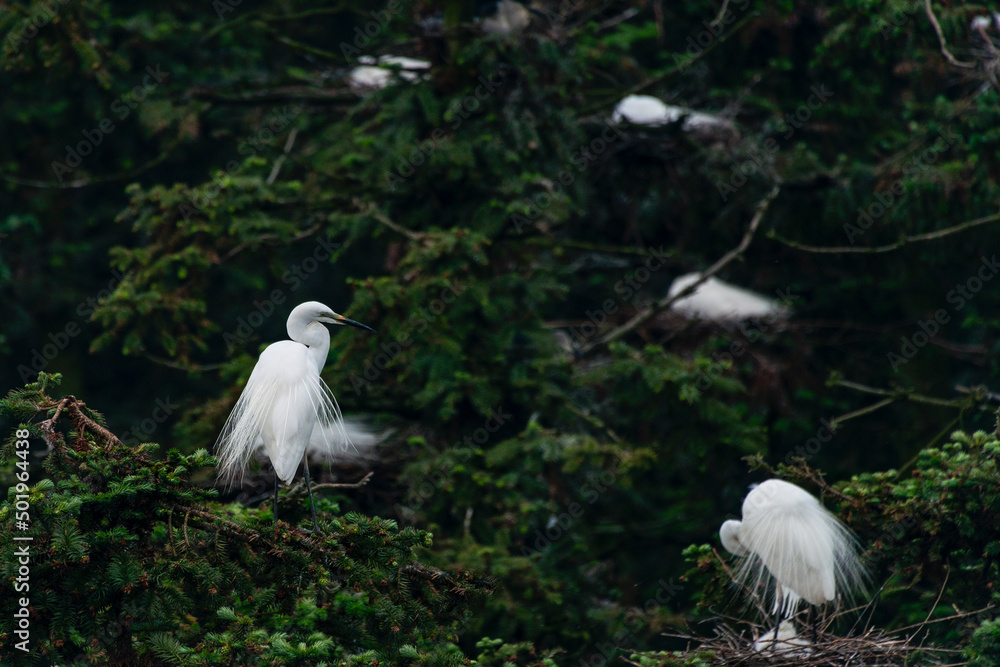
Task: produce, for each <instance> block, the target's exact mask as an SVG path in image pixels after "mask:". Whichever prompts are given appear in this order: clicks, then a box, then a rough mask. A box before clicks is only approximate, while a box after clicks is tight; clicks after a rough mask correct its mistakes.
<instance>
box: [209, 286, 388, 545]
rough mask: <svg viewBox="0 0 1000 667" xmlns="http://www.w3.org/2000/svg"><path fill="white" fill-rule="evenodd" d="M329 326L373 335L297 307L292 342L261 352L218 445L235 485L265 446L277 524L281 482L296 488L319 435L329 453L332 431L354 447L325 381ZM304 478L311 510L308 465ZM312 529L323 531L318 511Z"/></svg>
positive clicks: (319, 308) (317, 308)
mask: <svg viewBox="0 0 1000 667" xmlns="http://www.w3.org/2000/svg"><path fill="white" fill-rule="evenodd" d="M324 322H326V323H330V324H350V325H352V326H357V327H360V328H363V329H368V330H369V331H371V329H370V328H369V327H366V326H365V325H363V324H359V323H357V322H355V321H353V320H349V319H347V318H346V317H344V316H343V315H338V314H337V313H335V312H333V310H331V309H330V308H329V307H327V306H324V305H323V304H321V303H318V302H316V301H309V302H306V303H303V304H300V305H298V306H296V307H295V308H294V309H293V310H292V313H291V315H289V316H288V324H287V329H288V336H289V338H291V340H285V341H280V342H278V343H273V344H271V345H268V346H267V348H266V349H265V350H264V351H263V352H261V354H260V358H259V359H258V360H257V365H256V366H254V369H253V372H252V373H251V374H250V379H249V380H248V381H247V386H246V388H245V389H244V390H243V394H242V395H241V396H240V398H239V400H238V401H237V402H236V405H235V407H234V408H233V412H232V414H230V415H229V419H228V420H227V421H226V425H225V427H223V429H222V435H220V436H219V441H218V443H217V444H216V451H217V452H218V455H219V472H220V474H221V476H222V477H224V478H226V479H229V480H232V479H233V478H235V477H236V476H239V475H241V474H242V473H243V470H244V467H245V465H246V462H247V460H248V459H249V458H250V455H251V453H252V452H253V451H254V450H255V449H256V448H257V447H259V446H260V443H261V441H263V446H264V451H265V452H266V453H267V457H268V458H269V459H270V460H271V465H273V466H274V473H275V482H274V502H275V522H277V507H278V505H277V503H278V480H279V479H280V480H281V481H282V482H284V483H285V484H290V483H291V482H292V479H294V477H295V471H296V470H297V469H298V466H299V463H300V462H301V461H302V460H303V457H304V455H305V452H306V448H307V447H308V446H309V444H310V440H311V439H313V438H314V433H316V434H318V435H321V436H323V437H324V438H325V439H327V438H328V441H327V443H326V444H327V447H329V448H332V447H333V445H334V444H335V439H334V438H332V437H329V434H330V433H331V429H336V430H337V431H338V432H339V434H340V436H341V437H340V438H339V441H340V442H341V443H344V444H349V442H350V441H349V439H348V437H347V433H346V432H345V431H344V427H343V418H342V416H341V414H340V408H339V407H338V406H337V401H336V399H335V398H334V396H333V393H332V392H331V391H330V389H329V388H328V387H327V386H326V383H324V382H323V380H322V378H321V377H320V372H321V371H322V370H323V366H324V365H325V364H326V356H327V354H328V353H329V351H330V332H329V331H327V329H326V327H325V326H323V323H324ZM305 475H306V485H307V487H308V488H309V502H310V507H312V488H311V486H310V485H309V466H308V465H306V466H305ZM313 525H314V527H317V528H318V526H317V525H316V512H315V509H313Z"/></svg>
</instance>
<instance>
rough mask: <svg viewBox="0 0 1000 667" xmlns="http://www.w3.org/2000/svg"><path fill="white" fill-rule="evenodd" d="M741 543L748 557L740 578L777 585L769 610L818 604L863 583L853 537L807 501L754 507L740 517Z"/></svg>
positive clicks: (812, 503)
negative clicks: (747, 514)
mask: <svg viewBox="0 0 1000 667" xmlns="http://www.w3.org/2000/svg"><path fill="white" fill-rule="evenodd" d="M741 539H742V542H743V544H744V546H746V548H747V549H748V550H749V551H751V552H753V554H754V558H752V559H748V560H747V561H746V562H745V563H744V564H743V565H742V566H741V568H740V573H741V575H742V576H743V577H744V578H745V579H748V580H753V581H754V582H755V583H760V582H762V581H764V582H765V583H768V582H767V581H766V580H767V579H768V578H773V580H774V581H775V582H776V583H777V584H780V587H781V591H780V598H781V599H780V600H779V599H777V597H778V596H779V594H778V591H777V587H775V596H776V599H775V608H778V607H779V606H780V607H784V608H785V609H786V611H791V610H792V609H793V608H794V607H795V606H796V605H797V604H798V601H799V599H804V600H806V601H807V602H809V603H811V604H814V605H820V604H823V603H824V602H829V601H833V600H835V599H836V598H837V596H838V594H845V595H846V594H849V593H850V591H851V590H852V589H854V588H857V587H859V586H860V584H862V583H863V579H864V566H863V565H862V564H861V561H860V559H859V558H858V556H857V551H856V540H855V538H854V536H853V535H852V534H851V532H850V531H849V530H848V529H847V527H846V526H844V525H843V524H842V523H841V522H840V521H839V520H838V519H837V517H835V516H834V515H833V514H831V513H830V512H828V511H827V510H826V509H824V508H823V506H822V505H820V504H819V502H818V501H816V499H815V498H813V497H811V496H808V497H805V498H801V499H796V500H794V501H790V502H782V503H775V504H771V505H767V506H763V507H760V508H759V509H758V510H757V511H755V512H753V513H752V515H751V516H750V518H747V517H746V513H744V520H743V530H742V531H741Z"/></svg>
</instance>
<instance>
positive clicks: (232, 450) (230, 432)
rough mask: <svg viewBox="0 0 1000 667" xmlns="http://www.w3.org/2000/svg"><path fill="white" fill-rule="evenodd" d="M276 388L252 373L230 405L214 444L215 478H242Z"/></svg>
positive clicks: (258, 440) (229, 481) (226, 479)
mask: <svg viewBox="0 0 1000 667" xmlns="http://www.w3.org/2000/svg"><path fill="white" fill-rule="evenodd" d="M277 392H278V387H277V386H275V385H274V384H268V383H265V382H261V381H260V378H255V377H254V375H253V374H251V375H250V379H249V380H248V381H247V386H246V387H245V388H244V389H243V393H242V394H241V395H240V397H239V399H238V400H237V401H236V405H235V406H233V411H232V412H231V413H230V414H229V418H228V419H227V420H226V424H225V426H223V427H222V433H221V434H220V435H219V439H218V440H217V441H216V443H215V453H216V456H218V457H219V465H218V468H217V471H218V474H219V477H220V478H221V479H223V480H224V481H226V482H227V483H228V484H230V485H231V484H233V483H234V482H235V481H236V480H237V479H242V478H243V475H244V472H245V469H246V462H247V460H248V459H249V458H250V455H251V453H252V452H253V450H254V449H255V448H256V447H257V444H258V442H261V440H260V437H261V435H260V434H261V431H262V430H263V427H264V421H265V419H267V418H268V416H269V415H270V412H271V406H272V405H273V403H274V399H275V398H276V396H277Z"/></svg>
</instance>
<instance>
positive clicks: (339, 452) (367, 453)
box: [254, 417, 390, 465]
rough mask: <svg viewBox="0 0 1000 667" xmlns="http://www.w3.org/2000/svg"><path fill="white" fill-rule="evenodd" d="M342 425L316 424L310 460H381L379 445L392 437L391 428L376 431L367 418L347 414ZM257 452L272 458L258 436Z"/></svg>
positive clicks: (308, 450)
mask: <svg viewBox="0 0 1000 667" xmlns="http://www.w3.org/2000/svg"><path fill="white" fill-rule="evenodd" d="M339 426H341V424H323V423H318V424H316V426H315V427H313V431H312V435H311V436H310V437H309V443H308V444H307V445H306V457H307V458H308V459H309V460H310V461H316V462H320V463H327V464H329V463H337V464H341V465H363V464H365V463H371V462H373V461H376V460H378V458H379V452H378V447H379V445H381V444H382V443H383V442H384V441H385V439H386V438H387V437H388V436H389V434H390V432H389V431H381V432H376V431H373V430H372V429H371V427H370V426H369V425H368V422H366V421H365V420H364V419H358V418H352V417H344V419H343V423H342V426H343V431H341V429H340V428H339ZM345 435H346V438H345ZM254 454H255V455H256V456H257V458H258V459H267V458H268V457H267V454H266V450H265V448H264V439H263V438H257V442H256V444H255V446H254Z"/></svg>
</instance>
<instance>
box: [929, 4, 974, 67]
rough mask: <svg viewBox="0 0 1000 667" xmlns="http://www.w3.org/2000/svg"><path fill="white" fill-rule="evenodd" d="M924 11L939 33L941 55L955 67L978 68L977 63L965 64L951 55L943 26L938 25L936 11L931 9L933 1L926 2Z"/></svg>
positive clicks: (935, 30)
mask: <svg viewBox="0 0 1000 667" xmlns="http://www.w3.org/2000/svg"><path fill="white" fill-rule="evenodd" d="M924 11H925V12H926V13H927V18H928V19H930V22H931V25H932V26H934V32H936V33H937V38H938V42H940V44H941V55H943V56H944V59H945V60H947V61H948V62H949V63H951V64H952V65H954V66H955V67H961V68H963V69H972V68H973V67H975V66H976V63H965V62H962V61H961V60H958V59H957V58H955V56H953V55H952V54H951V51H949V50H948V42H946V41H945V39H944V32H942V30H941V24H940V23H938V20H937V17H936V16H934V9H933V8H932V7H931V0H924Z"/></svg>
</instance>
